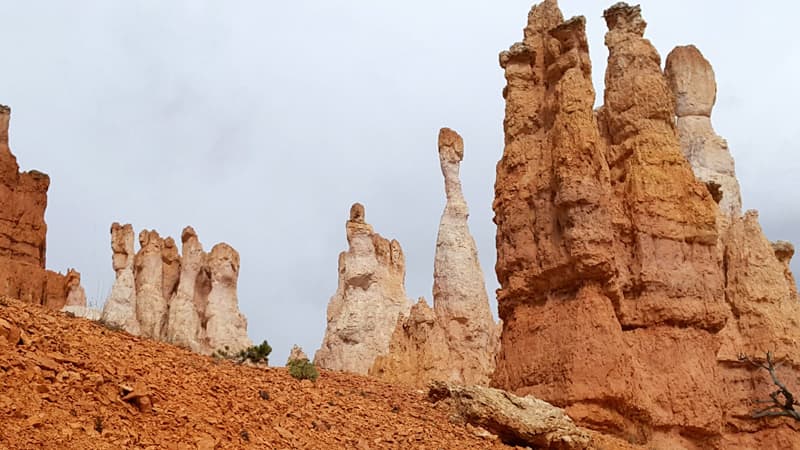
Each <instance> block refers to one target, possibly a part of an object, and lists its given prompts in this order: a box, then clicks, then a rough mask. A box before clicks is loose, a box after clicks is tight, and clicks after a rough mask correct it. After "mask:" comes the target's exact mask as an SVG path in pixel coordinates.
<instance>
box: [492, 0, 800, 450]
mask: <svg viewBox="0 0 800 450" xmlns="http://www.w3.org/2000/svg"><path fill="white" fill-rule="evenodd" d="M604 18H605V20H606V24H607V26H608V33H607V34H606V37H605V42H606V46H607V47H608V50H609V56H608V64H607V70H606V74H605V91H604V104H603V106H602V107H600V108H599V109H597V110H594V102H595V92H594V88H593V86H592V78H591V62H590V60H589V54H588V42H587V38H586V32H585V19H584V18H583V17H577V18H573V19H569V20H566V21H565V20H564V19H563V16H562V14H561V11H560V10H559V8H558V4H557V2H556V1H555V0H546V1H544V2H542V3H540V4H538V5H536V6H534V7H533V9H532V10H531V12H530V14H529V16H528V24H527V26H526V28H525V30H524V39H523V41H522V42H520V43H516V44H514V45H512V46H511V47H510V48H509V50H508V51H505V52H502V53H501V54H500V65H501V67H502V68H503V69H504V70H505V77H506V80H507V85H506V88H505V90H504V93H503V94H504V98H505V100H506V113H505V120H504V131H505V149H504V151H503V157H502V159H501V160H500V162H499V163H498V165H497V178H496V182H495V200H494V205H493V209H494V212H495V218H494V220H495V223H496V224H497V264H496V267H495V268H496V272H497V277H498V280H499V282H500V289H499V290H498V303H499V305H498V308H499V312H500V318H501V319H502V321H503V333H502V337H501V344H500V345H501V347H500V351H499V353H498V356H497V368H496V370H495V372H494V374H493V376H492V384H493V385H494V386H496V387H500V388H502V389H505V390H508V391H511V392H514V393H516V394H517V395H533V396H535V397H537V398H540V399H542V400H545V401H547V402H550V403H552V404H554V405H557V406H559V407H563V408H565V410H566V411H567V413H568V414H569V415H570V416H571V417H572V418H573V419H575V421H576V422H577V423H578V424H579V425H582V426H586V427H588V428H592V429H596V430H602V431H603V432H608V433H612V434H616V435H617V436H621V437H625V438H626V439H627V440H628V441H629V442H631V443H634V444H640V445H644V446H646V447H647V448H653V449H670V450H673V449H696V448H709V449H728V448H776V449H777V448H795V449H797V448H800V444H798V443H797V442H798V441H797V439H796V428H793V426H792V424H790V423H788V422H787V421H777V420H776V421H758V420H752V419H750V418H749V417H748V415H749V413H750V412H751V411H752V410H754V409H756V408H757V406H758V405H756V404H755V403H754V402H755V401H756V400H757V399H763V398H769V397H768V393H769V389H770V387H771V382H770V380H769V379H768V377H766V376H765V374H763V373H759V372H758V371H754V370H752V369H751V368H750V367H747V366H743V365H741V364H739V362H738V355H739V354H742V353H743V354H747V355H751V356H760V355H763V354H764V352H765V351H766V350H772V351H773V352H774V353H775V354H777V355H781V356H782V357H785V358H786V365H785V366H784V368H783V369H782V370H785V371H786V372H785V373H784V375H788V374H790V373H792V372H794V373H797V371H798V369H800V349H798V347H797V344H796V343H797V342H800V304H799V303H798V301H797V292H796V287H795V285H794V278H793V276H792V274H791V271H790V270H789V266H788V261H789V259H790V258H791V255H792V254H793V248H792V247H791V245H787V244H785V243H776V244H774V245H773V244H771V243H770V242H769V241H768V240H767V239H766V238H765V237H764V235H763V232H762V230H761V228H760V226H759V224H758V218H757V214H756V213H755V212H748V213H747V214H745V215H744V216H741V214H740V208H741V204H740V200H739V191H738V189H739V188H738V182H736V179H735V175H734V172H733V160H732V158H731V157H730V154H729V153H728V152H727V145H724V141H722V140H721V138H718V137H717V136H716V134H714V133H713V130H712V129H711V126H710V112H711V107H712V106H713V102H714V96H715V92H716V87H715V85H714V81H713V71H712V70H711V68H710V65H708V63H707V61H705V59H704V58H702V55H700V53H699V51H697V50H696V49H694V48H692V47H689V48H687V47H684V48H680V49H676V50H675V51H674V52H673V53H672V54H671V57H670V58H669V60H668V62H667V69H666V73H665V72H664V71H662V69H661V58H660V56H659V55H658V53H657V51H656V50H655V48H654V47H653V45H652V44H651V43H650V42H649V41H648V40H647V39H645V38H644V37H643V35H644V30H645V27H646V23H645V21H644V20H643V19H642V17H641V12H640V9H639V7H638V6H629V5H627V4H625V3H617V4H615V5H613V6H612V7H610V8H608V9H607V10H606V11H605V12H604ZM676 117H677V120H676Z"/></svg>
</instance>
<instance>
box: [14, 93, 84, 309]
mask: <svg viewBox="0 0 800 450" xmlns="http://www.w3.org/2000/svg"><path fill="white" fill-rule="evenodd" d="M10 119H11V109H10V108H9V107H7V106H3V105H0V295H7V296H9V297H14V298H18V299H20V300H23V301H26V302H30V303H36V304H39V305H43V306H46V307H48V308H52V309H61V308H62V307H64V306H65V305H67V304H70V305H85V304H86V294H85V293H84V291H83V288H82V287H81V285H80V274H79V273H78V272H76V271H74V270H72V269H70V270H69V271H68V272H67V274H66V275H62V274H60V273H56V272H53V271H49V270H46V269H45V253H46V249H47V244H46V242H47V224H45V221H44V212H45V208H46V207H47V190H48V188H49V187H50V177H48V176H47V174H44V173H41V172H38V171H36V170H31V171H29V172H20V171H19V165H18V164H17V159H16V158H15V157H14V155H13V154H12V153H11V149H10V148H9V146H8V126H9V122H10Z"/></svg>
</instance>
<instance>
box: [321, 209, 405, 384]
mask: <svg viewBox="0 0 800 450" xmlns="http://www.w3.org/2000/svg"><path fill="white" fill-rule="evenodd" d="M346 230H347V242H348V244H349V249H348V250H347V251H346V252H342V253H340V254H339V285H338V287H337V289H336V293H335V294H334V296H333V297H331V300H330V302H329V303H328V325H327V328H326V330H325V337H324V338H323V341H322V346H321V347H320V349H319V350H317V353H316V354H315V356H314V363H315V364H316V365H317V366H319V367H322V368H325V369H332V370H343V371H348V372H353V373H360V374H367V372H368V371H369V369H370V367H371V366H372V364H373V362H374V361H375V358H377V357H378V356H380V355H385V354H386V353H387V352H388V350H389V342H390V339H391V336H392V332H393V331H394V329H395V326H396V324H397V322H398V319H401V318H402V317H404V316H405V315H406V314H407V313H408V310H409V309H410V308H411V302H410V300H409V299H408V298H407V297H406V292H405V286H404V282H405V275H406V266H405V258H404V256H403V250H402V249H401V248H400V243H399V242H397V241H396V240H391V241H389V240H388V239H385V238H384V237H382V236H381V235H380V234H378V233H375V232H374V231H373V229H372V226H371V225H369V224H368V223H366V222H365V220H364V206H363V205H361V204H360V203H355V204H354V205H353V206H352V207H351V208H350V220H348V221H347V224H346Z"/></svg>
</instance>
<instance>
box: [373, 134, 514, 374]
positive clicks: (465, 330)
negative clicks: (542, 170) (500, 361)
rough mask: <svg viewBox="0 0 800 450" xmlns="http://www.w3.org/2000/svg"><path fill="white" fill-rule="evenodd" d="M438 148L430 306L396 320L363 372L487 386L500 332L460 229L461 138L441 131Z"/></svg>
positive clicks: (470, 244)
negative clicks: (438, 210)
mask: <svg viewBox="0 0 800 450" xmlns="http://www.w3.org/2000/svg"><path fill="white" fill-rule="evenodd" d="M438 148H439V162H440V165H441V169H442V175H443V176H444V181H445V193H446V196H447V203H446V205H445V209H444V212H443V213H442V218H441V221H440V224H439V233H438V237H437V240H436V255H435V258H434V273H433V276H434V281H433V308H432V309H431V308H430V306H428V304H427V303H426V302H425V300H424V299H422V298H420V299H419V301H418V302H417V304H415V305H414V306H413V307H412V308H411V311H410V314H409V315H408V316H407V317H406V318H404V319H403V320H400V321H398V323H397V326H396V327H395V330H394V333H393V336H392V341H391V344H390V348H389V351H388V352H387V354H386V355H384V356H381V357H378V358H377V359H376V361H375V364H374V365H373V366H372V368H371V369H370V374H371V375H375V376H378V377H381V378H384V379H387V380H390V381H396V382H402V383H406V384H412V385H416V386H420V387H422V386H426V385H427V384H428V383H429V382H430V381H448V382H456V383H462V384H480V385H486V384H488V383H489V377H490V376H491V373H492V372H493V371H494V358H495V353H496V352H497V347H498V345H499V327H498V326H497V325H496V324H495V323H494V319H493V318H492V314H491V311H490V309H489V298H488V295H487V294H486V285H485V281H484V276H483V271H482V270H481V267H480V263H479V261H478V252H477V248H476V246H475V240H474V239H473V238H472V235H471V234H470V231H469V226H468V224H467V217H468V216H469V209H468V208H467V203H466V201H465V200H464V194H463V192H462V190H461V181H460V179H459V169H460V164H461V160H462V159H463V157H464V141H463V139H462V138H461V136H459V135H458V133H456V132H455V131H453V130H451V129H449V128H442V129H441V130H440V131H439V142H438Z"/></svg>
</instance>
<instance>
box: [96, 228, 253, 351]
mask: <svg viewBox="0 0 800 450" xmlns="http://www.w3.org/2000/svg"><path fill="white" fill-rule="evenodd" d="M133 238H134V231H133V227H131V226H130V225H120V224H118V223H114V224H112V225H111V250H112V254H113V256H112V262H113V267H114V271H115V272H116V281H115V282H114V286H113V287H112V289H111V294H110V295H109V298H108V299H107V301H106V304H105V306H104V308H103V314H102V320H103V321H104V322H106V323H109V324H111V325H116V326H120V327H122V328H123V329H125V330H126V331H128V332H129V333H131V334H136V335H142V336H146V337H149V338H152V339H158V340H162V341H166V342H170V343H174V344H176V345H180V346H183V347H187V348H190V349H192V350H193V351H196V352H199V353H206V354H209V353H212V352H214V351H216V350H222V351H225V352H227V353H235V352H238V351H239V350H242V349H244V348H247V347H249V346H250V345H252V343H251V341H250V340H249V339H248V337H247V320H246V319H245V317H244V316H243V315H242V314H241V312H239V306H238V304H239V303H238V298H237V294H236V287H237V280H238V276H239V254H238V253H237V252H236V250H234V249H233V248H232V247H231V246H229V245H227V244H224V243H221V244H217V245H215V246H214V247H213V248H212V250H211V252H210V253H205V252H204V251H203V247H202V245H201V244H200V242H199V240H198V239H197V234H196V233H195V231H194V230H193V229H192V228H191V227H186V228H184V230H183V233H182V234H181V242H182V245H183V256H181V255H180V254H179V253H178V249H177V246H176V245H175V242H174V241H173V239H172V238H169V237H168V238H166V239H164V238H162V237H161V236H159V234H158V233H157V232H156V231H149V230H143V231H142V232H141V233H139V245H140V249H139V251H138V252H136V253H134V240H133Z"/></svg>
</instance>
